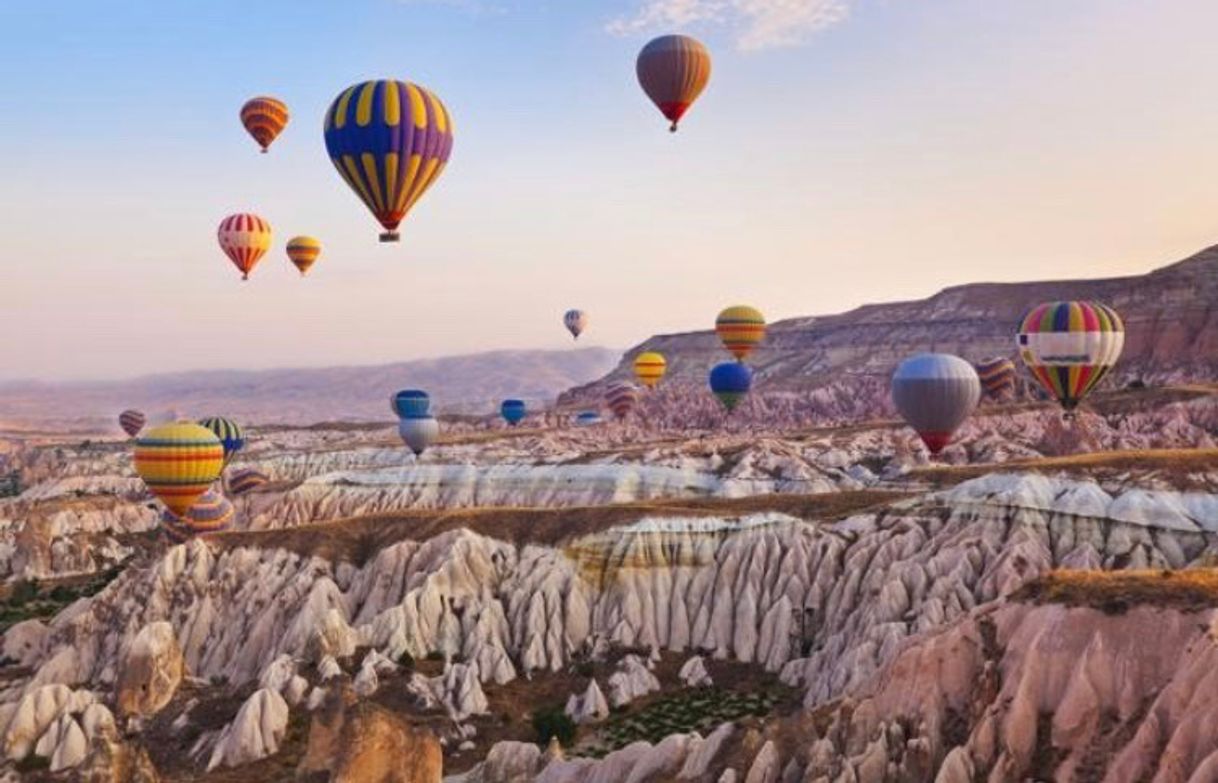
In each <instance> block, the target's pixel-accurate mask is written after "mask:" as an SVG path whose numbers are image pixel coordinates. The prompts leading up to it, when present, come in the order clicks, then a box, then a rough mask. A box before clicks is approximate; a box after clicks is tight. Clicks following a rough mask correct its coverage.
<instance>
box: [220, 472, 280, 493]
mask: <svg viewBox="0 0 1218 783" xmlns="http://www.w3.org/2000/svg"><path fill="white" fill-rule="evenodd" d="M270 480H271V478H270V476H268V475H266V474H265V473H263V472H262V471H260V470H255V469H254V468H242V469H241V470H238V471H235V472H234V473H233V474H232V475H230V476H229V477H228V491H229V492H231V493H233V494H234V495H244V494H245V493H246V492H249V491H250V490H253V489H257V488H258V487H261V486H262V485H263V484H266V483H268V482H269V481H270Z"/></svg>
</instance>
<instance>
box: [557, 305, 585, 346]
mask: <svg viewBox="0 0 1218 783" xmlns="http://www.w3.org/2000/svg"><path fill="white" fill-rule="evenodd" d="M562 323H563V326H565V327H567V331H568V332H570V333H571V336H572V337H574V338H575V339H576V340H578V339H579V336H580V334H582V333H583V331H584V329H586V328H587V326H588V314H587V313H585V312H584V311H583V310H568V311H567V312H565V313H563V316H562Z"/></svg>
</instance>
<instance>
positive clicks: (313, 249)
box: [288, 236, 321, 277]
mask: <svg viewBox="0 0 1218 783" xmlns="http://www.w3.org/2000/svg"><path fill="white" fill-rule="evenodd" d="M320 255H321V241H320V240H318V239H316V238H314V237H304V236H301V237H292V238H291V239H289V240H288V260H289V261H291V262H292V264H293V265H294V266H295V267H296V268H297V269H299V270H300V276H301V277H304V276H305V275H306V274H307V273H308V271H309V269H310V267H312V266H313V264H315V263H317V257H318V256H320Z"/></svg>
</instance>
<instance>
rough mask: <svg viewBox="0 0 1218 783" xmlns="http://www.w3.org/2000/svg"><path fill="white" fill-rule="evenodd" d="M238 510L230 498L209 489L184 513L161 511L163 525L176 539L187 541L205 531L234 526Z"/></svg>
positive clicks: (214, 531) (212, 531)
mask: <svg viewBox="0 0 1218 783" xmlns="http://www.w3.org/2000/svg"><path fill="white" fill-rule="evenodd" d="M236 513H237V510H236V509H235V508H233V504H232V503H231V502H229V500H228V498H226V497H224V496H223V495H221V494H220V493H219V492H217V491H216V490H215V489H208V490H207V491H206V492H204V493H203V494H202V495H200V496H199V499H198V500H196V501H195V502H194V503H193V504H191V506H190V508H189V509H187V510H186V513H184V514H175V513H174V512H172V511H168V510H166V511H162V512H161V526H162V527H163V528H164V529H165V532H166V533H168V534H169V537H170V538H172V539H174V540H175V541H179V542H181V541H187V540H189V539H191V538H194V537H195V536H198V535H202V534H203V533H218V532H220V531H222V530H228V529H229V528H230V527H232V524H233V517H234V516H236Z"/></svg>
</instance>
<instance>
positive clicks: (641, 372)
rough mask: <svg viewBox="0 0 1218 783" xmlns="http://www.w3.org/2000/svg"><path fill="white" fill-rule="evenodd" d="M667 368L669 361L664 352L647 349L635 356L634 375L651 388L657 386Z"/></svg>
mask: <svg viewBox="0 0 1218 783" xmlns="http://www.w3.org/2000/svg"><path fill="white" fill-rule="evenodd" d="M667 368H668V362H667V361H665V360H664V354H662V353H656V352H655V351H645V352H643V353H641V354H639V355H638V356H636V357H635V358H634V377H635V378H636V379H638V382H639V383H641V384H643V385H644V386H646V387H647V388H649V389H654V388H655V387H656V384H658V383H659V382H660V379H661V378H663V377H664V371H665V370H666V369H667Z"/></svg>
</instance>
